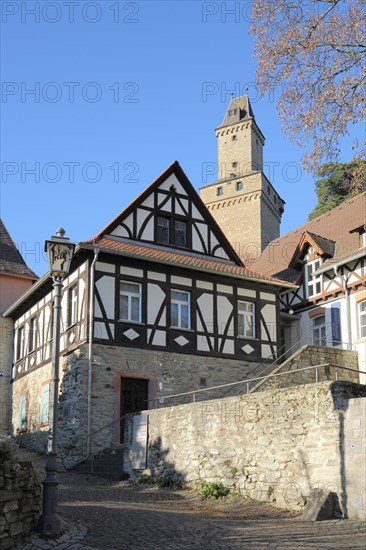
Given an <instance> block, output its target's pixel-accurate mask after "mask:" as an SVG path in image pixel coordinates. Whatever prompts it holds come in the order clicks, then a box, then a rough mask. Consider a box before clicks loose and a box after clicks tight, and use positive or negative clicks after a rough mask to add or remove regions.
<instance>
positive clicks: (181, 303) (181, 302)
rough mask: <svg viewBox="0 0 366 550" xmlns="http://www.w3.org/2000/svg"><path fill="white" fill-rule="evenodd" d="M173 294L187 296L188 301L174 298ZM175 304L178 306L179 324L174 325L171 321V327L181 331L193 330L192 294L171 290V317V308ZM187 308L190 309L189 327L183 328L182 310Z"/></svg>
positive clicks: (175, 289)
mask: <svg viewBox="0 0 366 550" xmlns="http://www.w3.org/2000/svg"><path fill="white" fill-rule="evenodd" d="M173 292H179V293H180V294H186V295H187V297H188V300H180V299H179V298H173ZM173 304H175V305H177V306H178V323H177V325H173V323H172V321H171V326H172V327H173V328H179V329H183V330H184V329H185V330H190V328H191V293H190V292H189V291H188V290H181V289H178V288H172V290H171V304H170V315H171V308H172V305H173ZM183 307H187V308H188V326H187V327H184V326H182V308H183Z"/></svg>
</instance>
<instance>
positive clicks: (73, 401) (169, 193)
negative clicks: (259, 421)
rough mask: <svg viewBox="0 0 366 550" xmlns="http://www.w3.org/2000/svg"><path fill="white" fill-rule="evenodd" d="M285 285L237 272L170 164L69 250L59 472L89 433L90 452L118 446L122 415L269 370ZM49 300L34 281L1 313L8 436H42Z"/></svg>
mask: <svg viewBox="0 0 366 550" xmlns="http://www.w3.org/2000/svg"><path fill="white" fill-rule="evenodd" d="M292 287H293V285H292V284H291V283H286V282H283V281H280V280H278V279H276V278H273V277H270V276H263V275H261V274H260V273H258V272H256V271H254V270H252V269H247V268H246V267H245V266H244V265H243V264H242V262H241V261H240V259H239V257H238V255H237V254H236V253H235V251H234V250H233V248H232V247H231V245H230V244H229V242H228V241H227V239H226V238H225V236H224V234H223V233H222V231H221V230H220V228H219V227H218V225H217V224H216V223H215V221H214V220H213V218H212V217H211V215H210V213H209V212H208V211H207V209H206V208H205V206H204V204H203V203H202V201H201V200H200V198H199V196H198V195H197V193H196V191H195V190H194V188H193V187H192V185H191V183H190V182H189V180H188V179H187V177H186V175H185V174H184V172H183V170H182V168H181V167H180V165H179V164H178V163H177V162H175V163H174V164H172V165H171V166H170V167H169V168H168V169H167V170H166V171H165V172H164V173H163V174H162V175H161V176H160V177H159V178H158V179H157V180H155V181H154V182H153V183H152V184H151V185H150V186H149V187H148V188H147V189H146V190H145V191H144V192H143V193H142V194H141V195H140V196H139V197H138V198H137V199H136V200H135V201H134V202H133V203H132V204H131V205H130V206H129V207H127V208H126V209H125V210H124V211H123V212H122V213H121V214H119V215H118V216H117V217H116V218H115V219H114V220H113V221H112V222H111V223H110V224H108V226H107V227H106V228H105V229H104V230H103V231H101V232H100V233H99V234H98V235H97V236H96V237H95V238H93V239H91V240H90V241H85V242H82V243H79V245H77V247H76V252H75V255H74V259H73V262H72V270H71V272H70V275H69V276H68V277H67V278H66V279H65V281H64V288H63V297H62V331H61V341H60V347H61V354H62V368H61V373H62V376H61V388H60V391H61V395H60V417H59V418H60V421H59V422H60V423H59V428H60V440H59V441H60V447H61V451H62V456H63V458H64V460H65V461H66V463H67V464H71V463H73V462H75V460H78V459H80V458H82V457H83V456H85V455H86V454H88V453H89V451H90V438H89V437H88V436H89V435H90V433H91V426H92V430H93V432H95V431H97V432H98V433H97V434H96V435H95V436H94V437H93V440H92V445H93V450H98V449H102V448H104V447H109V446H112V445H115V446H118V445H120V443H121V437H122V436H121V433H123V430H121V425H120V422H119V419H120V417H122V416H123V415H124V414H125V413H127V412H131V411H136V410H141V409H145V408H150V407H152V406H157V404H158V403H159V400H161V399H162V398H163V397H164V396H167V395H169V394H174V393H179V392H185V391H190V390H194V389H199V388H204V387H206V386H213V385H215V384H224V383H227V382H234V381H237V380H242V379H243V378H245V377H246V375H248V373H249V372H250V371H251V370H252V369H253V368H254V367H255V366H256V365H257V364H258V363H262V362H266V361H267V362H268V361H272V360H273V359H274V358H275V357H276V354H277V347H278V341H279V337H280V333H279V323H278V315H279V295H280V293H281V292H283V291H284V290H286V289H287V290H290V289H292ZM51 290H52V281H51V280H50V277H49V276H48V274H46V275H45V276H44V277H42V279H40V280H39V281H38V282H37V283H36V284H35V285H34V286H33V287H32V288H31V289H30V290H29V291H28V292H27V293H26V294H25V295H23V296H22V297H21V298H20V299H19V300H17V301H16V302H15V303H14V304H13V305H12V306H11V307H10V308H9V309H8V310H7V312H6V316H7V317H12V318H13V319H14V321H15V329H16V334H15V357H14V365H13V376H12V379H13V399H14V402H15V403H18V404H19V411H20V412H19V414H17V413H16V411H15V414H14V417H13V424H14V429H15V431H17V430H18V431H31V432H33V431H42V430H45V429H47V427H48V400H49V388H50V372H51V347H52V332H51V327H52V324H53V320H52V292H51ZM26 335H27V336H26ZM167 404H168V405H169V402H168V403H167ZM98 430H99V431H98Z"/></svg>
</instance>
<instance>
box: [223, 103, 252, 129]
mask: <svg viewBox="0 0 366 550" xmlns="http://www.w3.org/2000/svg"><path fill="white" fill-rule="evenodd" d="M248 119H254V113H253V109H252V106H251V104H250V100H249V97H248V96H247V95H243V96H241V97H233V98H232V99H231V101H230V104H229V107H228V109H227V111H226V114H225V117H224V120H223V122H222V124H221V126H219V128H222V127H224V126H231V125H232V124H237V123H238V122H241V121H242V120H248Z"/></svg>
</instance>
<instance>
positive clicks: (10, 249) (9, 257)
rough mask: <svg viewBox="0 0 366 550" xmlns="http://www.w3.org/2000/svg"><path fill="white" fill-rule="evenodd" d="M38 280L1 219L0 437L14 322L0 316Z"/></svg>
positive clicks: (6, 410)
mask: <svg viewBox="0 0 366 550" xmlns="http://www.w3.org/2000/svg"><path fill="white" fill-rule="evenodd" d="M37 279H38V277H37V275H36V274H35V273H33V271H32V270H31V269H29V267H28V266H27V265H26V263H25V261H24V260H23V258H22V256H21V255H20V253H19V251H18V249H17V247H16V246H15V244H14V242H13V240H12V238H11V237H10V235H9V232H8V231H7V229H6V227H5V225H4V223H3V221H2V220H1V219H0V341H1V346H0V350H1V351H0V433H1V432H7V431H8V430H9V428H10V422H9V420H10V410H11V406H10V403H11V394H10V377H11V367H12V360H13V330H14V326H13V321H12V319H9V318H7V319H6V318H4V317H3V315H2V314H3V312H4V311H5V309H6V308H7V307H9V306H10V304H12V303H13V302H14V301H15V300H16V299H17V298H19V296H20V295H21V294H23V293H24V292H25V291H26V290H27V289H28V288H29V287H30V286H32V284H33V283H34V282H35V281H36V280H37Z"/></svg>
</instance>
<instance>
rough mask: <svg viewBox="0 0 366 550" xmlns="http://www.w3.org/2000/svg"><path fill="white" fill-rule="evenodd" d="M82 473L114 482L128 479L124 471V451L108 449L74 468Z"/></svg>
mask: <svg viewBox="0 0 366 550" xmlns="http://www.w3.org/2000/svg"><path fill="white" fill-rule="evenodd" d="M73 469H74V470H75V471H77V472H80V473H87V474H95V475H98V476H101V477H105V478H107V479H111V480H114V481H121V480H122V479H127V478H128V474H126V473H125V472H124V471H123V449H114V448H107V449H103V451H100V452H99V453H97V454H95V455H93V456H91V457H90V458H89V459H88V460H86V461H85V462H83V463H82V464H78V465H76V466H74V468H73Z"/></svg>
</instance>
